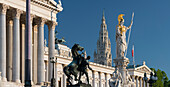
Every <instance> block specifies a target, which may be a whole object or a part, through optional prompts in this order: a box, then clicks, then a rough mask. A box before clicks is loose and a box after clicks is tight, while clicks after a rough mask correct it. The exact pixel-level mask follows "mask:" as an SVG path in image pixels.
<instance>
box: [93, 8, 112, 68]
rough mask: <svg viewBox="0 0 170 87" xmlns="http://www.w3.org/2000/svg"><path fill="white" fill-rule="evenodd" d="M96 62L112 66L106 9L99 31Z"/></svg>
mask: <svg viewBox="0 0 170 87" xmlns="http://www.w3.org/2000/svg"><path fill="white" fill-rule="evenodd" d="M94 62H95V63H99V64H103V65H107V66H112V54H111V43H110V39H109V37H108V31H107V25H106V19H105V16H104V11H103V16H102V24H101V28H100V32H99V39H98V40H97V52H96V51H94Z"/></svg>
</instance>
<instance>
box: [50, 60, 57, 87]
mask: <svg viewBox="0 0 170 87" xmlns="http://www.w3.org/2000/svg"><path fill="white" fill-rule="evenodd" d="M50 62H51V63H53V74H52V78H51V87H55V82H56V80H55V78H54V66H55V63H56V62H57V57H56V58H55V57H51V58H50Z"/></svg>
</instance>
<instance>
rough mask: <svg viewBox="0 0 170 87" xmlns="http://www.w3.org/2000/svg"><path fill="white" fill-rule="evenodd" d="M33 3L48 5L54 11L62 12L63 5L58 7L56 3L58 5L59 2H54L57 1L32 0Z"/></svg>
mask: <svg viewBox="0 0 170 87" xmlns="http://www.w3.org/2000/svg"><path fill="white" fill-rule="evenodd" d="M31 1H32V2H33V3H36V4H39V5H41V6H44V7H47V8H49V9H52V10H53V11H56V12H60V11H62V10H61V8H62V7H61V6H60V7H58V6H56V5H58V4H57V3H54V2H55V1H53V2H52V1H51V0H31Z"/></svg>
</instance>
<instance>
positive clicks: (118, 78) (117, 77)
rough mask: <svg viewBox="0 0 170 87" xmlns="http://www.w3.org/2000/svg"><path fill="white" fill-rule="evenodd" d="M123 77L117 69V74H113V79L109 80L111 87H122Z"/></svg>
mask: <svg viewBox="0 0 170 87" xmlns="http://www.w3.org/2000/svg"><path fill="white" fill-rule="evenodd" d="M122 83H123V80H122V75H121V73H120V72H119V69H118V68H116V69H115V72H113V77H112V78H111V79H109V85H110V86H111V87H122Z"/></svg>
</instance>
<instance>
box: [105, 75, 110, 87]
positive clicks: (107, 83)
mask: <svg viewBox="0 0 170 87" xmlns="http://www.w3.org/2000/svg"><path fill="white" fill-rule="evenodd" d="M108 75H109V74H108V73H105V80H106V83H105V87H109V77H108Z"/></svg>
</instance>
